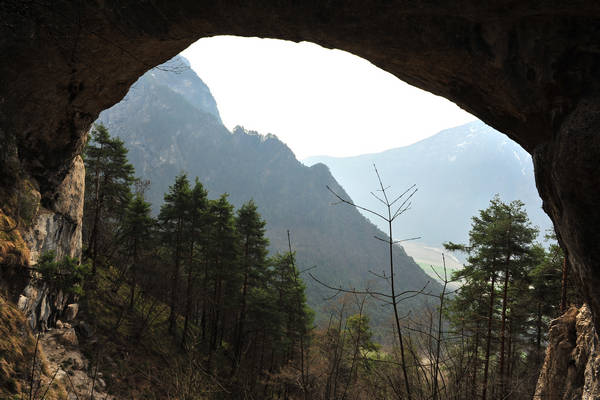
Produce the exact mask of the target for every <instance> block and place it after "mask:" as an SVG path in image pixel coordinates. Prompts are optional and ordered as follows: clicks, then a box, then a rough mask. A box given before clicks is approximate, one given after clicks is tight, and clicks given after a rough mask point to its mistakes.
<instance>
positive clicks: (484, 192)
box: [303, 121, 552, 247]
mask: <svg viewBox="0 0 600 400" xmlns="http://www.w3.org/2000/svg"><path fill="white" fill-rule="evenodd" d="M303 162H304V163H305V164H306V165H314V164H316V163H324V164H325V165H327V166H328V167H329V168H330V170H331V173H332V174H333V176H334V177H335V178H336V179H337V180H338V181H339V182H340V184H341V185H342V186H344V187H345V188H347V190H348V193H349V194H350V196H352V198H353V199H355V200H356V201H357V202H358V203H360V204H366V205H367V206H368V207H374V206H376V205H377V200H375V199H374V198H373V197H372V196H371V195H370V194H369V192H370V191H372V190H373V189H374V188H375V185H376V182H377V181H376V178H375V174H374V173H373V164H376V165H377V168H378V169H379V171H380V172H381V174H382V175H383V177H384V179H385V181H386V184H389V185H391V186H392V188H395V189H396V190H401V189H403V188H405V187H408V186H409V185H411V184H413V183H414V184H417V186H418V188H419V192H418V193H417V195H416V196H415V198H414V202H413V206H412V209H411V210H410V211H409V212H408V213H406V214H405V215H404V216H403V219H402V224H401V230H402V231H403V232H406V234H407V235H419V236H422V239H421V243H424V244H426V245H429V246H436V247H439V246H440V245H441V243H443V242H445V241H449V240H451V241H454V242H466V241H467V240H468V232H469V229H470V224H471V217H472V216H473V215H476V213H477V212H478V210H480V209H484V208H486V207H487V206H488V205H489V201H490V199H491V198H492V197H493V196H494V195H495V194H499V195H500V197H501V198H502V199H503V200H505V201H512V200H516V199H518V200H521V201H523V202H524V203H525V205H526V210H527V213H528V215H529V217H530V219H531V221H532V222H533V224H534V225H537V226H538V227H539V228H540V232H541V234H542V236H543V234H544V233H545V231H546V230H547V229H551V228H552V223H551V221H550V219H549V218H548V216H547V215H546V214H545V213H544V212H543V210H542V208H541V203H542V201H541V199H540V198H539V195H538V193H537V190H536V187H535V181H534V177H533V163H532V161H531V156H530V155H529V154H528V153H527V152H526V151H525V150H523V148H521V147H520V146H519V145H518V144H516V143H515V142H513V141H511V140H510V139H509V138H507V137H506V136H505V135H503V134H501V133H499V132H497V131H496V130H494V129H492V128H490V127H489V126H487V125H485V124H483V123H482V122H479V121H477V122H472V123H469V124H466V125H462V126H458V127H455V128H452V129H447V130H444V131H442V132H440V133H438V134H436V135H435V136H432V137H430V138H428V139H425V140H422V141H420V142H418V143H415V144H413V145H410V146H406V147H401V148H396V149H392V150H388V151H385V152H382V153H377V154H365V155H360V156H356V157H347V158H334V157H326V156H323V157H311V158H309V159H306V160H304V161H303ZM374 222H376V221H374Z"/></svg>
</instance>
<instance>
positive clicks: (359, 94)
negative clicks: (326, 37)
mask: <svg viewBox="0 0 600 400" xmlns="http://www.w3.org/2000/svg"><path fill="white" fill-rule="evenodd" d="M182 54H183V56H184V57H186V58H187V59H188V60H189V61H190V63H191V66H192V69H193V70H194V71H195V72H196V73H197V74H198V75H199V76H200V78H202V80H204V82H205V83H206V84H207V85H208V87H209V88H210V89H211V92H212V94H213V96H214V97H215V99H216V101H217V106H218V108H219V111H220V113H221V118H222V119H223V123H224V124H225V126H227V127H228V128H229V129H232V128H233V127H235V126H236V125H242V126H244V127H245V128H246V129H249V130H256V131H258V132H260V133H263V134H266V133H273V134H275V135H277V136H278V137H279V138H280V139H281V140H282V141H284V142H285V143H286V144H287V145H288V146H289V147H290V148H291V149H292V150H293V151H294V153H295V154H296V157H297V158H298V159H303V158H305V157H308V156H313V155H330V156H351V155H358V154H364V153H373V152H378V151H383V150H387V149H390V148H394V147H400V146H405V145H409V144H411V143H414V142H417V141H419V140H421V139H424V138H426V137H429V136H431V135H433V134H435V133H437V132H439V131H440V130H442V129H445V128H449V127H453V126H457V125H461V124H463V123H466V122H469V121H472V120H474V119H475V117H473V116H472V115H470V114H468V113H467V112H466V111H464V110H462V109H460V108H459V107H458V106H456V105H455V104H453V103H451V102H449V101H448V100H446V99H444V98H441V97H438V96H434V95H432V94H430V93H428V92H425V91H423V90H420V89H417V88H415V87H413V86H410V85H408V84H406V83H404V82H402V81H401V80H399V79H398V78H396V77H395V76H393V75H391V74H389V73H388V72H386V71H383V70H381V69H379V68H377V67H375V66H374V65H373V64H371V63H370V62H368V61H366V60H364V59H362V58H360V57H357V56H355V55H352V54H350V53H347V52H344V51H340V50H329V49H325V48H323V47H320V46H318V45H316V44H313V43H307V42H302V43H293V42H288V41H282V40H273V39H259V38H240V37H232V36H218V37H213V38H205V39H201V40H199V41H197V42H196V43H194V44H193V45H192V46H190V47H189V48H188V49H186V50H185V51H184V52H183V53H182Z"/></svg>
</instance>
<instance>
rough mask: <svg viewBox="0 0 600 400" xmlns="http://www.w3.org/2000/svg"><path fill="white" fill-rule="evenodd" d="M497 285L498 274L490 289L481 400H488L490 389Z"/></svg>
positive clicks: (494, 277)
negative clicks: (488, 388)
mask: <svg viewBox="0 0 600 400" xmlns="http://www.w3.org/2000/svg"><path fill="white" fill-rule="evenodd" d="M495 283H496V273H493V274H492V283H491V289H490V305H489V310H488V329H487V341H486V345H485V361H484V368H483V389H482V392H481V400H486V396H487V387H488V374H489V369H490V351H491V347H492V317H493V315H494V298H495V292H494V284H495Z"/></svg>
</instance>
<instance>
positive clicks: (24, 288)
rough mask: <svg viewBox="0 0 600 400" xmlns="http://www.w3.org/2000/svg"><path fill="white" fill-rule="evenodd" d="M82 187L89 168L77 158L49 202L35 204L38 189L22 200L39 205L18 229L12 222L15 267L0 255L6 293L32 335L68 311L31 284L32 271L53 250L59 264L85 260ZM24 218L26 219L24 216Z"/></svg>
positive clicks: (49, 293)
mask: <svg viewBox="0 0 600 400" xmlns="http://www.w3.org/2000/svg"><path fill="white" fill-rule="evenodd" d="M84 188H85V168H84V164H83V160H82V159H81V157H79V156H77V157H76V158H75V159H74V160H73V162H72V163H71V166H70V168H69V169H68V172H67V174H66V176H65V177H64V179H63V180H62V182H60V183H59V185H58V186H57V188H56V190H55V191H54V192H53V195H52V198H51V200H50V201H45V202H42V204H37V203H38V202H39V200H40V198H41V195H40V193H39V192H38V191H37V190H36V189H35V188H29V191H28V192H27V196H20V199H21V203H23V202H25V200H23V199H28V198H29V199H34V200H35V202H34V206H33V209H32V210H30V211H29V212H26V213H24V212H23V211H20V212H19V214H20V215H19V217H20V218H19V222H20V224H19V225H17V223H16V221H15V222H14V225H13V226H15V229H14V231H13V235H14V237H17V238H19V241H18V243H19V246H14V249H13V250H14V251H13V254H11V257H12V258H11V260H12V262H10V263H8V262H6V261H8V257H7V256H5V257H2V254H1V252H0V264H3V265H2V276H3V278H5V279H3V280H4V282H3V283H4V286H5V291H7V292H8V293H9V295H10V297H12V298H13V300H15V301H17V302H18V307H19V309H20V310H21V311H23V312H24V313H25V315H26V316H27V319H28V322H29V325H30V327H31V328H32V329H34V330H45V329H47V328H48V327H49V326H51V325H52V324H53V321H54V319H55V318H56V316H57V315H59V314H60V313H62V312H63V310H64V308H65V307H66V306H67V299H65V298H64V297H63V296H62V294H61V293H53V292H52V291H50V290H49V289H48V288H47V287H46V286H43V285H39V284H38V283H36V281H35V280H32V279H31V278H32V277H33V276H34V274H35V272H34V270H32V269H30V268H29V267H30V266H34V265H35V264H36V263H37V260H38V258H39V256H40V255H41V254H42V253H44V252H46V251H50V250H53V251H55V252H56V256H57V258H59V259H60V258H63V257H65V256H69V257H75V258H79V257H80V256H81V229H82V225H81V220H82V217H83V194H84ZM20 208H23V207H20ZM23 213H24V214H25V215H21V214H23ZM15 260H17V261H16V262H15ZM7 275H8V276H7Z"/></svg>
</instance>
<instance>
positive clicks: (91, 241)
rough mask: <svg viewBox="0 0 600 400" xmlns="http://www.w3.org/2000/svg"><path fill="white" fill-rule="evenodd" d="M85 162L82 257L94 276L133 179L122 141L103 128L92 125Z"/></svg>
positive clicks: (123, 207)
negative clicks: (110, 228) (84, 246)
mask: <svg viewBox="0 0 600 400" xmlns="http://www.w3.org/2000/svg"><path fill="white" fill-rule="evenodd" d="M84 161H85V168H86V172H87V173H86V182H85V186H86V188H87V190H86V192H85V208H84V226H85V227H87V230H88V232H86V233H87V234H86V235H84V237H86V238H87V243H86V244H87V248H86V251H85V256H86V257H87V258H89V259H90V260H91V261H92V274H94V275H95V274H96V269H97V260H98V256H99V252H100V249H99V245H100V242H101V241H102V240H103V238H102V236H103V235H108V232H109V229H107V228H108V227H107V225H108V224H110V223H111V222H113V221H119V220H120V219H121V217H122V210H125V208H126V206H127V204H128V203H129V200H130V198H131V190H130V186H131V184H132V183H133V182H134V181H135V179H134V169H133V166H132V165H131V164H130V163H129V162H128V161H127V149H126V148H125V145H124V144H123V141H122V140H121V139H119V138H111V137H110V134H109V133H108V130H107V129H106V128H105V127H104V126H103V125H102V124H100V125H94V129H93V130H92V132H91V138H90V141H89V142H88V145H87V147H86V149H85V152H84ZM109 236H110V235H109Z"/></svg>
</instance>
